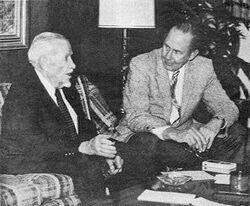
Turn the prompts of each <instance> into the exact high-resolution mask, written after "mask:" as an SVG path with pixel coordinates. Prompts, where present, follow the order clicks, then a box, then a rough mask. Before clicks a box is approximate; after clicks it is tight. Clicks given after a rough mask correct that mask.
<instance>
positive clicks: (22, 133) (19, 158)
mask: <svg viewBox="0 0 250 206" xmlns="http://www.w3.org/2000/svg"><path fill="white" fill-rule="evenodd" d="M72 84H73V85H72V86H71V87H70V88H66V89H64V93H65V96H66V98H67V99H68V101H69V102H70V104H71V105H72V107H73V108H74V110H75V111H76V113H77V115H78V124H79V135H78V138H77V140H74V141H72V140H70V137H69V135H68V134H67V130H66V129H65V128H66V127H65V122H64V120H63V118H62V116H61V114H60V111H59V108H58V107H57V105H56V104H55V103H54V101H53V100H52V99H51V97H50V96H49V94H48V93H47V90H46V89H45V88H44V86H43V85H42V83H41V82H40V80H39V78H38V76H37V74H36V73H35V71H34V70H33V69H30V70H29V73H28V75H25V76H24V77H21V78H19V80H18V81H17V82H14V83H13V84H12V87H11V89H10V91H9V94H8V96H7V98H6V101H5V104H4V106H3V120H2V137H1V139H0V157H1V164H2V165H4V168H5V171H3V172H6V173H9V174H17V173H19V174H20V173H31V172H57V173H64V174H69V175H71V176H74V175H77V170H79V169H82V168H81V167H84V165H83V164H80V163H79V161H80V162H86V160H87V159H88V157H87V156H86V155H83V154H80V153H79V152H78V146H79V145H80V143H81V142H82V141H86V140H89V139H91V138H92V137H94V136H95V135H96V130H95V126H94V125H93V124H92V122H90V121H89V120H86V119H84V117H83V112H82V109H81V104H80V100H79V95H78V93H77V91H76V90H75V88H74V83H72Z"/></svg>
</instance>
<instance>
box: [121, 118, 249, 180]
mask: <svg viewBox="0 0 250 206" xmlns="http://www.w3.org/2000/svg"><path fill="white" fill-rule="evenodd" d="M244 138H246V130H245V129H244V128H243V127H242V126H241V125H239V124H238V123H235V124H234V125H233V126H232V127H231V128H230V129H229V135H228V137H226V138H223V139H221V138H215V140H214V142H213V144H212V146H211V148H210V149H209V150H208V151H206V152H204V153H201V154H198V153H196V152H193V151H192V150H191V148H190V147H189V146H188V145H187V144H186V143H178V142H175V141H173V140H166V141H162V140H160V139H159V138H158V137H157V136H155V135H153V134H151V133H146V132H142V133H137V134H135V135H133V136H132V137H131V139H130V140H129V141H128V143H127V144H125V145H124V144H122V145H120V146H119V149H120V153H121V156H122V158H123V159H124V166H123V168H124V169H123V174H121V176H126V178H128V177H130V178H132V179H133V178H135V179H137V180H142V181H147V180H148V178H150V177H153V176H154V175H156V174H158V173H159V172H160V171H163V170H164V169H165V168H166V166H168V167H174V168H179V167H181V168H184V169H193V168H198V169H201V163H202V161H204V160H206V159H219V160H224V161H232V162H235V160H237V162H238V163H241V162H242V161H243V140H244ZM121 179H122V178H121ZM124 181H126V180H124Z"/></svg>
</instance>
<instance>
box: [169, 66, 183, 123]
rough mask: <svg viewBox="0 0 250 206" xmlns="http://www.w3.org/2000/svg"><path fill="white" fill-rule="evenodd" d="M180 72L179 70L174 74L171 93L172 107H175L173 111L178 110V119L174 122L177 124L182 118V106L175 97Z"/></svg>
mask: <svg viewBox="0 0 250 206" xmlns="http://www.w3.org/2000/svg"><path fill="white" fill-rule="evenodd" d="M179 73H180V71H179V70H177V71H175V72H174V73H173V76H172V79H171V82H170V92H171V98H172V105H173V107H174V108H173V109H176V110H177V113H178V116H177V118H176V119H175V120H174V121H173V122H172V124H173V123H175V122H177V121H178V120H179V119H180V116H181V106H180V105H179V104H178V102H177V100H176V96H175V87H176V84H177V81H178V75H179Z"/></svg>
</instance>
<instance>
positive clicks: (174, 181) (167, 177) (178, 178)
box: [157, 173, 192, 186]
mask: <svg viewBox="0 0 250 206" xmlns="http://www.w3.org/2000/svg"><path fill="white" fill-rule="evenodd" d="M157 178H158V179H159V180H160V181H162V182H163V183H164V184H167V185H172V186H179V185H183V184H185V183H186V182H188V181H189V180H191V179H192V177H190V176H186V175H178V174H174V173H173V174H164V175H160V176H157Z"/></svg>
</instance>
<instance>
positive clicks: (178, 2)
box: [157, 0, 203, 50]
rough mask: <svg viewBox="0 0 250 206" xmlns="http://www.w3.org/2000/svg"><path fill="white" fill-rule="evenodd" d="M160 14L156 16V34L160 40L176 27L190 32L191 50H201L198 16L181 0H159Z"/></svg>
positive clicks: (200, 26) (200, 30)
mask: <svg viewBox="0 0 250 206" xmlns="http://www.w3.org/2000/svg"><path fill="white" fill-rule="evenodd" d="M159 7H160V10H161V12H160V15H159V18H158V21H157V22H158V23H157V24H158V34H159V37H160V41H164V40H165V38H166V36H167V35H168V33H169V31H170V30H171V29H172V28H173V27H176V28H177V29H178V30H181V31H182V32H183V33H191V34H192V35H193V39H192V42H191V50H195V49H198V50H202V48H203V40H202V38H203V35H202V28H203V26H202V23H201V19H200V17H199V16H198V15H197V14H196V13H195V11H193V9H191V8H190V7H189V6H188V5H187V4H186V3H185V2H184V1H183V0H168V3H166V2H165V3H164V2H162V1H161V4H160V6H159Z"/></svg>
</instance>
